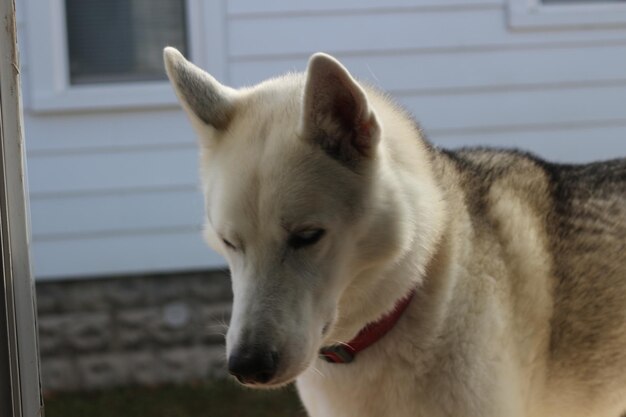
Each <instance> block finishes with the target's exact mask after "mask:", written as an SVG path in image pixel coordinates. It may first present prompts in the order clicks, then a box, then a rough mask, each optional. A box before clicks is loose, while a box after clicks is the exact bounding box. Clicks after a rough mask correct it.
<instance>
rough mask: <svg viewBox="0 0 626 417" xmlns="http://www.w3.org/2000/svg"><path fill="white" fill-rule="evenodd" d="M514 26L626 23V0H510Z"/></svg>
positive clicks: (510, 18) (578, 26)
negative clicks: (553, 0)
mask: <svg viewBox="0 0 626 417" xmlns="http://www.w3.org/2000/svg"><path fill="white" fill-rule="evenodd" d="M507 14H508V23H509V27H511V28H512V29H521V30H523V29H528V30H533V29H537V30H541V29H544V30H547V29H554V28H557V29H594V28H601V29H606V28H607V27H624V26H626V3H601V4H597V3H596V4H593V3H589V4H585V3H572V4H550V5H546V4H543V2H542V1H541V0H508V8H507Z"/></svg>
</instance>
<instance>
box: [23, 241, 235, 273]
mask: <svg viewBox="0 0 626 417" xmlns="http://www.w3.org/2000/svg"><path fill="white" fill-rule="evenodd" d="M32 250H33V254H34V257H33V258H34V271H35V277H36V278H37V279H51V278H69V277H85V276H89V275H93V276H98V275H100V276H101V275H114V274H131V273H141V274H145V273H151V272H165V271H181V270H191V269H205V268H222V267H224V266H225V262H224V260H223V259H222V258H221V257H220V256H219V255H218V254H216V253H215V252H213V251H212V250H210V249H209V248H208V247H207V246H206V243H204V241H203V240H202V236H201V232H200V231H186V232H183V233H171V234H161V235H135V236H122V237H117V236H116V237H106V238H98V239H76V240H60V241H42V242H34V243H33V244H32Z"/></svg>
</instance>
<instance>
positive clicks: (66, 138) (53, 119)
mask: <svg viewBox="0 0 626 417" xmlns="http://www.w3.org/2000/svg"><path fill="white" fill-rule="evenodd" d="M24 117H25V124H26V149H27V151H28V155H29V156H34V155H37V154H38V153H39V152H40V151H43V152H45V151H58V150H67V149H72V150H91V149H100V148H123V147H133V146H154V145H161V144H181V143H182V144H190V143H191V144H193V143H195V140H196V139H195V135H194V132H193V129H192V128H191V125H190V123H189V121H188V120H187V117H186V116H185V115H184V114H183V112H182V111H181V110H177V109H169V110H152V111H126V112H99V113H63V114H56V115H33V114H30V113H29V112H25V113H24Z"/></svg>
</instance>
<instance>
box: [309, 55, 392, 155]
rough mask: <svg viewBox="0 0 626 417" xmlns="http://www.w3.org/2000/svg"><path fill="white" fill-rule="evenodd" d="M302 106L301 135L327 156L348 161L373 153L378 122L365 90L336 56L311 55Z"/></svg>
mask: <svg viewBox="0 0 626 417" xmlns="http://www.w3.org/2000/svg"><path fill="white" fill-rule="evenodd" d="M302 106H303V107H302V120H301V126H300V130H301V133H302V135H303V136H304V137H305V138H306V139H308V140H312V141H315V142H316V143H317V144H319V145H320V146H321V147H322V148H323V149H324V150H325V151H326V152H327V153H328V154H329V155H330V156H332V157H334V158H336V159H338V160H340V161H342V162H346V163H349V164H351V163H354V162H357V161H359V160H361V159H363V158H370V157H372V156H373V155H374V153H375V150H376V146H377V144H378V142H379V140H380V125H379V123H378V120H377V119H376V115H375V114H374V112H373V111H372V109H371V108H370V106H369V103H368V100H367V96H366V94H365V91H363V89H362V88H361V87H360V86H359V84H358V83H357V82H356V81H355V80H354V78H352V76H351V75H350V73H349V72H348V70H346V69H345V68H344V67H343V65H341V64H340V63H339V62H338V61H337V60H336V59H334V58H333V57H331V56H329V55H326V54H322V53H317V54H315V55H313V56H312V57H311V59H310V60H309V65H308V68H307V75H306V84H305V87H304V97H303V105H302Z"/></svg>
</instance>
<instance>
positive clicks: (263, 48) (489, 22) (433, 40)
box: [228, 8, 626, 59]
mask: <svg viewBox="0 0 626 417" xmlns="http://www.w3.org/2000/svg"><path fill="white" fill-rule="evenodd" d="M505 18H506V17H505V10H504V8H502V9H498V10H468V11H450V12H445V13H442V12H432V13H430V12H423V13H413V12H404V13H381V14H371V15H369V14H368V15H354V16H332V15H330V16H303V17H293V18H283V17H280V18H279V17H265V18H259V19H245V20H233V21H231V22H230V24H229V25H228V29H229V33H228V39H229V42H230V45H229V49H230V54H231V57H233V58H235V59H242V58H246V59H249V58H256V57H262V56H266V58H268V59H272V58H274V57H275V56H280V55H298V56H303V55H304V56H307V55H308V54H310V53H312V52H315V51H326V52H330V53H340V52H344V53H346V52H350V53H361V54H362V53H366V52H371V51H382V52H387V53H388V52H390V51H391V52H393V51H398V50H411V49H424V50H427V49H433V48H454V49H458V50H463V49H465V48H471V47H479V46H480V47H491V48H494V47H499V48H502V47H511V46H515V45H518V46H520V45H526V46H528V45H543V44H554V43H572V42H580V43H588V42H593V41H596V42H597V41H609V40H616V39H617V40H620V41H625V40H626V30H625V29H618V28H612V29H603V30H594V31H552V32H533V31H528V32H511V31H509V30H508V28H507V25H506V22H505ZM451 28H454V30H451ZM286 33H290V34H297V36H285V34H286Z"/></svg>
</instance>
